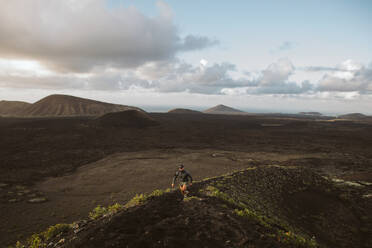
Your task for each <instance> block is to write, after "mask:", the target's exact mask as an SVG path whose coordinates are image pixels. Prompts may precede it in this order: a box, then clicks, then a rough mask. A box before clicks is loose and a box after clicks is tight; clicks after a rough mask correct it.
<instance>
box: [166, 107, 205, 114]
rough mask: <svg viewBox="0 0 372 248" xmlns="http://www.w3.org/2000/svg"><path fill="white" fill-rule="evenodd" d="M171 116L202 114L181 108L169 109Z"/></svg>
mask: <svg viewBox="0 0 372 248" xmlns="http://www.w3.org/2000/svg"><path fill="white" fill-rule="evenodd" d="M168 113H171V114H202V112H200V111H196V110H192V109H183V108H176V109H171V110H169V111H168Z"/></svg>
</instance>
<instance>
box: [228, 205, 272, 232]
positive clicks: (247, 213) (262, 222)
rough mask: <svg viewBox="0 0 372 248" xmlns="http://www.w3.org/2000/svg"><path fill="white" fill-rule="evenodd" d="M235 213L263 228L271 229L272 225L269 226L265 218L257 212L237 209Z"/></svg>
mask: <svg viewBox="0 0 372 248" xmlns="http://www.w3.org/2000/svg"><path fill="white" fill-rule="evenodd" d="M234 212H235V214H236V215H238V216H240V217H244V218H248V219H249V220H250V221H253V222H256V223H259V224H260V225H261V226H264V227H266V228H271V225H270V224H269V222H268V221H267V218H266V217H265V216H262V215H259V214H257V213H256V212H254V211H252V210H249V209H248V208H244V209H242V210H239V209H235V210H234Z"/></svg>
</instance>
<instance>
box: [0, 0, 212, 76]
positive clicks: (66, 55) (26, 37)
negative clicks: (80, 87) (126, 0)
mask: <svg viewBox="0 0 372 248" xmlns="http://www.w3.org/2000/svg"><path fill="white" fill-rule="evenodd" d="M157 6H158V8H159V12H160V14H159V15H158V16H155V17H147V16H145V15H143V14H142V13H141V12H140V11H138V10H137V9H136V8H135V7H129V8H124V7H123V6H121V7H118V8H115V9H109V8H107V7H106V6H105V1H102V0H92V1H86V0H83V1H81V0H70V1H60V0H35V1H27V0H26V1H25V0H12V1H6V2H5V3H2V5H1V8H0V33H1V36H0V58H6V59H18V60H29V59H32V60H36V61H38V62H39V63H41V64H42V65H44V66H46V67H48V68H50V69H52V70H54V71H59V72H86V71H90V70H92V69H93V68H100V67H102V68H107V67H114V68H115V67H116V68H135V67H137V66H140V65H142V64H145V63H148V62H154V61H163V60H170V59H173V58H174V57H175V55H176V54H177V53H179V52H183V51H190V50H199V49H203V48H206V47H208V46H212V45H214V44H216V43H217V42H216V41H214V40H210V39H209V38H207V37H204V36H194V35H187V36H186V37H184V38H183V37H181V36H180V34H179V31H178V28H177V27H176V26H175V24H174V23H173V19H172V16H173V13H172V10H171V9H170V7H169V6H168V5H167V4H166V3H165V2H162V1H159V2H158V3H157Z"/></svg>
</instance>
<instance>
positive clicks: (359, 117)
mask: <svg viewBox="0 0 372 248" xmlns="http://www.w3.org/2000/svg"><path fill="white" fill-rule="evenodd" d="M337 118H338V119H345V120H363V119H367V118H369V116H367V115H364V114H361V113H351V114H346V115H339V116H338V117H337Z"/></svg>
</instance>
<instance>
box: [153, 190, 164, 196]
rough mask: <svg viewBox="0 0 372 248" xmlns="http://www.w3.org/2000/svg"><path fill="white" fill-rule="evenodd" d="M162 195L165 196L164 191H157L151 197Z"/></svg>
mask: <svg viewBox="0 0 372 248" xmlns="http://www.w3.org/2000/svg"><path fill="white" fill-rule="evenodd" d="M162 194H164V191H163V190H160V189H156V190H154V191H153V192H152V193H151V194H150V195H149V196H161V195H162Z"/></svg>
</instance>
